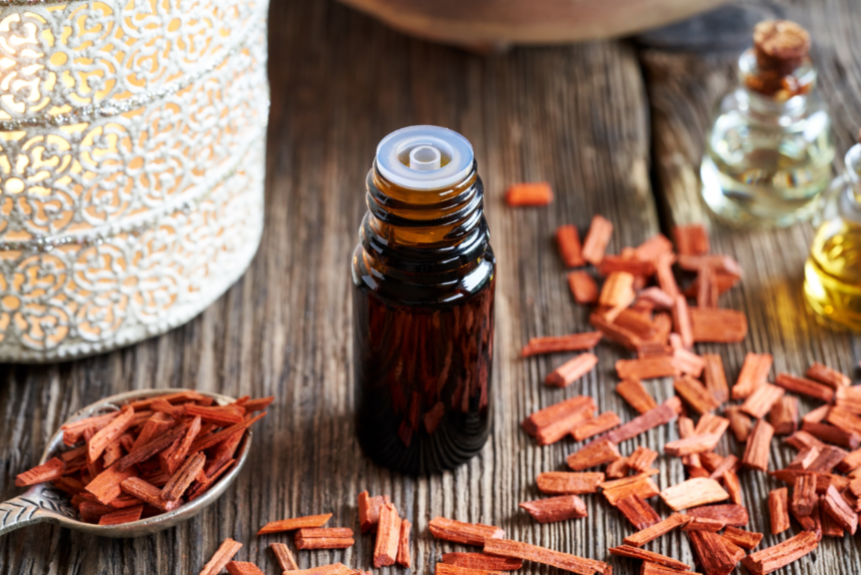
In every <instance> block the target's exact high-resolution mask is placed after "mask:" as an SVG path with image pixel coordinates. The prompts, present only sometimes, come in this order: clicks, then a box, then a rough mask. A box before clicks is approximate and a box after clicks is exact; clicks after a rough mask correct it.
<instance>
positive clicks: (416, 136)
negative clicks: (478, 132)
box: [375, 126, 475, 190]
mask: <svg viewBox="0 0 861 575" xmlns="http://www.w3.org/2000/svg"><path fill="white" fill-rule="evenodd" d="M474 160H475V156H474V155H473V150H472V145H471V144H470V143H469V140H467V139H466V138H464V137H463V136H461V135H460V134H458V133H457V132H455V131H454V130H449V129H448V128H442V127H439V126H410V127H408V128H402V129H400V130H396V131H394V132H392V133H391V134H389V135H388V136H386V137H385V138H383V139H382V141H381V142H380V144H379V145H378V146H377V157H376V160H375V164H376V167H377V170H379V172H380V174H382V176H383V177H384V178H386V179H387V180H389V181H390V182H392V183H393V184H396V185H398V186H401V187H404V188H411V189H416V190H435V189H440V188H446V187H450V186H454V185H456V184H458V183H459V182H461V181H463V180H464V179H465V178H466V177H467V176H468V175H469V174H470V172H471V171H472V165H473V162H474Z"/></svg>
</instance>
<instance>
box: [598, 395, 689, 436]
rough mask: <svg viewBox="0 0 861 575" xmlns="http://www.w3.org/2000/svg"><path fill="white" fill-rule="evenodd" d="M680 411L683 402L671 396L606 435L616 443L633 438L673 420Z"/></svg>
mask: <svg viewBox="0 0 861 575" xmlns="http://www.w3.org/2000/svg"><path fill="white" fill-rule="evenodd" d="M680 411H681V402H680V401H679V399H678V398H677V397H671V398H670V399H668V400H667V401H665V402H664V403H662V404H661V405H659V406H658V407H656V408H655V409H652V410H650V411H647V412H646V413H644V414H642V415H639V416H637V417H635V418H634V419H632V420H631V421H629V422H628V423H626V424H624V425H622V426H621V427H618V428H616V429H614V430H613V431H611V432H609V433H608V434H607V435H605V436H604V437H605V438H606V439H607V440H608V441H611V442H612V443H616V444H618V443H621V442H623V441H627V440H629V439H633V438H634V437H637V436H638V435H640V434H641V433H644V432H646V431H649V430H650V429H654V428H655V427H658V426H659V425H666V424H667V423H669V422H671V421H673V420H674V419H675V418H676V417H677V416H678V414H679V412H680Z"/></svg>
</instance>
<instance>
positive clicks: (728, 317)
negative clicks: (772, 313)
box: [689, 307, 747, 343]
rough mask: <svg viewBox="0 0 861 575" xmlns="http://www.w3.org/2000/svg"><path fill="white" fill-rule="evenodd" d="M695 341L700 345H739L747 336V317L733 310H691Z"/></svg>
mask: <svg viewBox="0 0 861 575" xmlns="http://www.w3.org/2000/svg"><path fill="white" fill-rule="evenodd" d="M689 312H690V321H691V330H692V335H693V340H694V341H695V342H698V343H738V342H741V341H744V338H745V337H746V336H747V317H746V316H745V315H744V314H743V313H741V312H738V311H735V310H732V309H715V308H702V307H695V308H690V310H689Z"/></svg>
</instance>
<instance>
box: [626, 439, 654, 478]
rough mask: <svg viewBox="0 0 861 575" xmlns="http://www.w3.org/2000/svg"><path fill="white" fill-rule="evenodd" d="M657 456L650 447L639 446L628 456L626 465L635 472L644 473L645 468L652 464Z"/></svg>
mask: <svg viewBox="0 0 861 575" xmlns="http://www.w3.org/2000/svg"><path fill="white" fill-rule="evenodd" d="M657 458H658V452H657V451H654V450H652V449H649V448H648V447H645V446H642V445H641V446H640V447H638V448H637V449H635V450H634V452H633V453H632V454H631V455H629V456H628V459H627V465H628V467H629V468H630V469H631V470H632V471H635V472H637V473H644V472H645V471H646V470H648V469H649V468H651V467H652V464H653V463H654V462H655V460H656V459H657Z"/></svg>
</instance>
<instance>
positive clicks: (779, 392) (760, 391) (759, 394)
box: [741, 383, 786, 419]
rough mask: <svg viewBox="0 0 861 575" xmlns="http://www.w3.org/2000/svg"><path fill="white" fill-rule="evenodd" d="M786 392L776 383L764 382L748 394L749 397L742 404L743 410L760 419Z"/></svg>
mask: <svg viewBox="0 0 861 575" xmlns="http://www.w3.org/2000/svg"><path fill="white" fill-rule="evenodd" d="M784 393H786V392H785V391H784V390H783V389H781V388H779V387H777V386H776V385H771V384H770V383H763V384H761V385H759V386H758V387H757V388H756V389H755V390H754V391H753V393H751V394H750V395H749V396H747V399H745V400H744V403H743V404H742V406H741V410H742V411H743V412H745V413H747V414H748V415H750V416H751V417H754V418H756V419H760V418H762V417H765V415H766V414H767V413H768V412H769V411H771V408H772V407H773V406H774V404H775V403H777V402H778V401H780V399H781V398H782V397H783V394H784Z"/></svg>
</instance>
